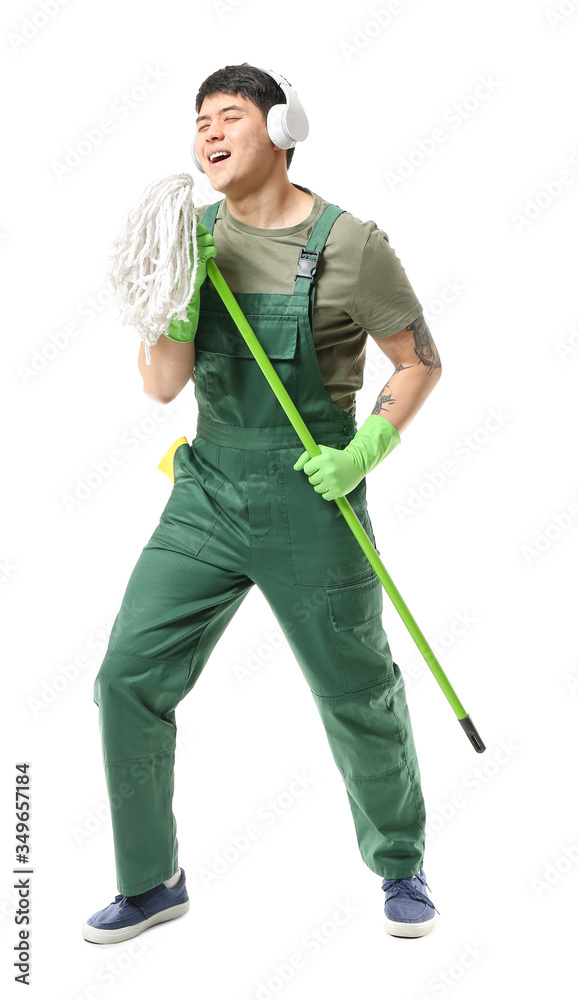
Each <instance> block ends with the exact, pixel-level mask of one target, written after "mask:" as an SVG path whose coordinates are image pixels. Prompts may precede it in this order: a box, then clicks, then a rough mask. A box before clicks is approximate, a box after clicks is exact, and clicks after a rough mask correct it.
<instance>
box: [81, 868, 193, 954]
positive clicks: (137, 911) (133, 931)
mask: <svg viewBox="0 0 578 1000" xmlns="http://www.w3.org/2000/svg"><path fill="white" fill-rule="evenodd" d="M190 905H191V904H190V903H189V894H188V892H187V886H186V877H185V869H184V868H181V877H180V880H179V881H178V882H177V884H176V886H175V887H174V889H168V888H167V886H166V885H165V884H164V882H161V883H160V885H155V886H153V888H152V889H147V890H146V892H138V893H136V895H134V896H125V895H124V894H123V893H119V895H118V896H115V897H114V902H112V903H110V904H109V905H108V906H106V907H105V908H104V910H98V911H97V912H96V913H93V914H92V916H91V917H89V918H88V920H86V921H85V923H84V924H83V925H82V936H83V938H84V940H85V941H93V942H94V943H95V944H116V943H117V942H118V941H126V940H127V939H128V938H133V937H136V935H137V934H140V933H141V931H145V930H146V929H147V927H152V925H153V924H160V923H161V922H162V921H163V920H172V919H173V917H180V916H181V914H183V913H186V912H187V910H188V908H189V906H190Z"/></svg>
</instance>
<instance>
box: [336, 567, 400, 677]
mask: <svg viewBox="0 0 578 1000" xmlns="http://www.w3.org/2000/svg"><path fill="white" fill-rule="evenodd" d="M327 601H328V603H329V617H330V619H331V624H332V626H333V635H334V644H335V653H336V657H337V661H338V664H339V673H340V677H341V682H342V690H343V691H344V692H346V691H356V690H359V689H361V688H366V687H369V686H370V685H372V684H383V683H384V682H386V681H391V683H392V684H394V683H395V680H396V677H395V673H394V670H393V662H392V657H391V651H390V648H389V641H388V638H387V635H386V634H385V631H384V628H383V625H382V621H381V615H382V611H383V589H382V585H381V583H380V581H379V579H378V577H377V576H376V575H375V573H373V571H371V575H370V576H369V577H368V578H367V579H365V580H360V581H359V582H358V583H354V584H350V585H349V586H346V587H333V588H331V589H330V590H328V591H327Z"/></svg>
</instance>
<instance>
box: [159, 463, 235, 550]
mask: <svg viewBox="0 0 578 1000" xmlns="http://www.w3.org/2000/svg"><path fill="white" fill-rule="evenodd" d="M173 470H174V485H173V488H172V491H171V495H170V497H169V499H168V502H167V504H166V506H165V508H164V510H163V512H162V514H161V516H160V520H159V524H158V526H157V528H155V530H154V532H153V534H152V536H151V539H150V541H151V542H152V541H154V540H158V541H159V542H161V543H162V545H163V546H167V545H168V546H170V547H171V548H173V549H175V550H176V551H179V552H184V553H185V554H186V555H195V556H196V555H198V553H199V552H200V551H201V549H202V548H203V546H204V545H205V544H206V542H207V541H208V540H209V538H210V537H211V535H212V533H213V531H214V528H215V525H216V523H217V521H218V519H219V516H220V514H221V508H220V506H219V504H218V502H217V495H218V492H219V490H220V489H221V487H222V485H223V483H224V482H225V476H224V475H223V473H222V472H221V471H220V470H219V469H217V468H215V467H214V465H213V464H212V463H208V462H206V461H204V460H203V461H202V463H201V462H199V461H197V460H196V455H195V449H194V445H193V446H191V445H189V444H182V445H180V447H178V448H177V450H176V451H175V455H174V466H173Z"/></svg>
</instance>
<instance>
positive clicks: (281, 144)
mask: <svg viewBox="0 0 578 1000" xmlns="http://www.w3.org/2000/svg"><path fill="white" fill-rule="evenodd" d="M286 116H287V105H286V104H274V105H273V107H272V108H270V109H269V113H268V115H267V131H268V133H269V138H270V139H271V142H272V143H274V145H275V146H278V148H279V149H293V146H294V145H295V140H294V139H292V138H291V137H290V136H289V135H288V134H287V126H286Z"/></svg>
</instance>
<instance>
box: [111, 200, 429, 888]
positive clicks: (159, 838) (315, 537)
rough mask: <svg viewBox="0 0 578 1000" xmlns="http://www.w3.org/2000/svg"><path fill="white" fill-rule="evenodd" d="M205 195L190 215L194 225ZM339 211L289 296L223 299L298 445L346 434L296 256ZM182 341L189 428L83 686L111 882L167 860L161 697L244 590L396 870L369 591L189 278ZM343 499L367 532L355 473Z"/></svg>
mask: <svg viewBox="0 0 578 1000" xmlns="http://www.w3.org/2000/svg"><path fill="white" fill-rule="evenodd" d="M218 206H219V202H217V203H216V204H214V205H210V206H209V207H208V208H207V209H206V211H205V213H204V216H203V219H202V222H203V224H204V225H205V226H206V227H207V228H208V230H209V231H210V232H212V231H213V227H214V223H215V216H216V213H217V209H218ZM342 211H343V210H342V209H340V208H337V206H335V205H330V206H329V207H327V208H326V209H325V211H324V212H323V213H322V215H321V217H320V218H319V220H318V222H317V224H316V226H315V228H314V230H313V233H312V235H311V238H310V240H309V242H308V244H307V247H306V248H305V249H306V255H305V256H303V251H302V255H301V258H300V261H299V264H298V267H296V270H298V271H299V276H298V277H297V278H296V281H295V289H294V293H293V294H292V295H278V294H256V293H236V298H237V300H238V302H239V305H240V306H241V309H242V310H243V312H244V313H245V315H246V317H247V319H248V321H249V323H250V324H251V326H252V327H253V329H254V331H255V333H256V335H257V337H258V338H259V340H260V341H261V343H262V345H263V347H264V349H265V351H266V353H267V354H268V356H269V358H270V359H271V361H272V363H273V365H274V367H275V369H276V370H277V372H278V374H279V376H280V378H281V380H282V381H283V384H284V385H285V387H286V389H287V391H288V392H289V394H290V396H291V397H292V399H293V400H294V402H295V404H296V406H297V409H298V410H299V412H300V413H301V415H302V417H303V419H304V421H305V423H306V425H307V426H308V428H309V430H310V431H311V433H312V435H313V438H314V440H315V441H316V442H317V444H325V445H329V446H331V447H334V448H344V447H345V446H346V445H347V443H348V442H349V441H350V440H351V437H352V435H353V434H354V433H355V431H356V422H355V418H354V417H353V416H352V415H351V414H349V413H347V412H345V411H344V410H342V409H341V408H340V407H338V406H337V405H336V404H335V403H334V402H333V401H332V400H331V397H330V396H329V394H328V392H327V390H326V388H325V385H324V383H323V381H322V378H321V373H320V370H319V365H318V362H317V357H316V353H315V346H314V341H313V330H312V326H313V302H314V296H315V278H314V271H313V268H314V263H315V261H316V260H317V258H316V256H315V253H319V254H320V255H321V256H320V258H319V267H318V273H321V272H322V262H323V259H322V251H323V247H324V245H325V241H326V239H327V236H328V234H329V232H330V230H331V227H332V225H333V223H334V221H335V219H336V218H337V217H338V216H339V215H340V214H341V212H342ZM310 262H311V263H310ZM296 265H297V261H296ZM380 291H381V290H380ZM195 345H196V376H195V377H196V383H195V394H196V399H197V403H198V423H197V434H196V437H195V438H194V440H193V442H192V444H191V445H189V444H188V442H187V441H186V438H185V439H184V441H183V442H182V443H180V444H179V445H178V446H177V447H176V450H174V465H173V473H174V485H173V488H172V491H171V494H170V497H169V500H168V503H167V504H166V506H165V508H164V510H163V512H162V514H161V517H160V521H159V524H158V526H157V528H156V529H155V530H154V532H153V534H152V536H151V538H150V540H149V542H148V543H147V545H145V547H144V549H143V551H142V553H141V555H140V557H139V559H138V561H137V563H136V566H135V567H134V570H133V572H132V574H131V576H130V579H129V581H128V584H127V588H126V592H125V594H124V598H123V601H122V605H121V608H120V611H119V613H118V615H117V617H116V619H115V622H114V626H113V629H112V632H111V635H110V640H109V644H108V649H107V652H106V654H105V657H104V659H103V662H102V665H101V667H100V670H99V672H98V674H97V676H96V679H95V683H94V701H95V703H96V704H97V705H98V706H99V710H100V711H99V724H100V732H101V737H102V750H103V761H104V768H105V774H106V781H107V787H108V793H109V798H110V804H111V821H112V830H113V839H114V849H115V859H116V874H117V882H118V889H119V891H120V892H123V893H126V894H127V895H130V894H135V893H137V892H143V891H144V890H146V889H149V888H151V887H152V886H155V885H158V884H159V883H160V882H161V881H164V880H165V879H168V878H170V877H171V876H172V875H173V874H174V872H175V871H176V870H177V867H178V863H179V861H178V856H177V837H176V821H175V817H174V815H173V812H172V798H173V790H174V755H175V746H176V721H175V709H176V707H177V705H178V704H179V702H181V701H182V700H183V698H185V697H186V695H187V694H188V693H189V691H191V690H192V688H193V687H194V685H195V683H196V681H197V679H198V677H199V675H200V673H201V671H202V669H203V667H204V665H205V663H206V662H207V659H208V658H209V656H210V654H211V651H212V650H213V648H214V646H215V644H216V642H217V640H218V639H219V638H220V636H221V635H222V633H223V632H224V630H225V628H226V626H227V624H228V622H230V620H231V618H232V617H233V615H234V614H235V612H236V611H237V609H238V608H239V607H240V606H241V604H242V602H243V598H244V597H245V596H246V595H247V593H248V592H249V590H250V588H251V587H252V586H253V584H256V585H257V587H258V588H259V589H260V590H261V592H262V593H263V595H264V596H265V598H266V600H267V601H268V603H269V605H270V607H271V609H272V611H273V613H274V615H275V617H276V619H277V621H278V622H279V625H280V627H281V628H282V629H283V632H284V634H285V636H286V638H287V641H288V643H289V645H290V647H291V650H292V651H293V654H294V656H295V659H296V660H297V662H298V664H299V666H300V668H301V670H302V672H303V675H304V677H305V679H306V681H307V684H308V685H309V688H310V690H311V693H312V695H313V698H314V700H315V704H316V705H317V708H318V710H319V714H320V716H321V719H322V722H323V725H324V726H325V730H326V734H327V739H328V741H329V746H330V749H331V752H332V754H333V758H334V760H335V763H336V764H337V767H338V768H339V771H340V773H341V776H342V778H343V781H344V784H345V788H346V791H347V795H348V800H349V805H350V808H351V812H352V815H353V821H354V824H355V829H356V835H357V840H358V844H359V849H360V852H361V856H362V858H363V861H364V862H365V863H366V864H367V866H368V867H369V868H370V869H371V870H372V871H374V872H375V873H376V874H378V875H381V876H382V877H385V878H406V877H409V876H411V875H414V874H415V873H416V872H417V871H419V870H420V868H421V867H422V865H423V852H424V840H425V806H424V800H423V796H422V792H421V786H420V773H419V767H418V762H417V757H416V751H415V746H414V741H413V733H412V728H411V722H410V717H409V713H408V708H407V704H406V699H405V688H404V682H403V677H402V675H401V672H400V670H399V667H398V665H397V664H396V663H394V662H393V661H392V657H391V653H390V649H389V643H388V640H387V636H386V634H385V632H384V630H383V627H382V622H381V615H382V603H383V602H382V585H381V583H380V582H379V580H378V578H377V576H376V575H375V573H374V571H373V569H372V568H371V566H370V564H369V563H368V561H367V559H366V557H365V556H364V554H363V552H362V550H361V549H360V547H359V544H358V542H357V541H356V540H355V538H354V536H353V534H352V533H351V530H350V528H349V527H348V525H347V523H346V522H345V520H344V518H343V516H342V514H341V513H340V511H339V509H338V507H337V504H335V503H333V502H328V501H327V500H324V499H323V497H322V496H321V495H320V494H319V493H316V492H315V490H314V489H313V487H312V485H311V484H310V483H309V481H308V479H307V476H306V475H305V473H304V472H302V471H295V470H294V469H293V465H294V463H295V462H296V460H297V458H298V457H299V455H300V454H301V453H302V452H303V450H304V449H303V445H302V444H301V442H300V440H299V438H298V437H297V434H296V433H295V431H294V430H293V428H292V426H291V424H290V423H289V421H288V419H287V417H286V415H285V413H284V411H283V410H282V408H281V406H280V405H279V403H278V401H277V399H276V398H275V396H274V394H273V391H272V390H271V388H270V387H269V385H268V384H267V382H266V380H265V377H264V375H263V374H262V372H261V370H260V369H259V368H258V366H257V363H256V362H255V361H254V360H253V358H252V355H251V353H250V351H249V349H248V347H247V346H246V344H245V341H244V340H243V338H242V337H241V334H240V333H239V332H238V330H237V328H236V327H235V325H234V323H233V321H232V319H231V318H230V316H229V314H228V312H227V311H226V309H225V307H224V305H223V303H222V301H221V299H220V297H219V296H218V294H217V292H216V291H215V290H214V289H213V288H212V287H211V286H210V285H209V282H208V281H207V280H206V281H205V284H204V286H203V289H202V292H201V310H200V318H199V326H198V330H197V335H196V339H195ZM173 447H174V446H173ZM348 499H349V501H350V503H351V505H352V507H353V509H354V510H355V513H356V514H357V516H358V517H359V519H360V521H361V523H362V524H363V526H364V528H365V530H366V531H367V533H368V535H369V537H370V538H371V539H372V541H373V542H374V541H375V539H374V535H373V530H372V526H371V522H370V519H369V516H368V513H367V507H366V499H365V480H362V482H361V483H360V484H359V486H357V487H356V488H355V489H354V490H353V491H352V492H351V493H349V494H348ZM215 728H216V729H218V719H216V720H215ZM219 738H220V739H223V738H224V739H226V734H221V735H220V737H219ZM327 835H328V836H330V835H331V831H330V830H328V831H327Z"/></svg>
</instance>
